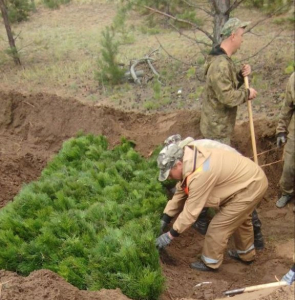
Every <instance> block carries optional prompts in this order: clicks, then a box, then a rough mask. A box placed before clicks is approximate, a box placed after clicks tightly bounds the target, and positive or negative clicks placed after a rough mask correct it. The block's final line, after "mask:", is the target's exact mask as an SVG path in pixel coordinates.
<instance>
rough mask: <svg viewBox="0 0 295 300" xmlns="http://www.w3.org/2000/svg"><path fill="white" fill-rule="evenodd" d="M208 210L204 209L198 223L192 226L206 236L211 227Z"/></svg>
mask: <svg viewBox="0 0 295 300" xmlns="http://www.w3.org/2000/svg"><path fill="white" fill-rule="evenodd" d="M207 211H208V208H207V207H206V208H203V210H202V211H201V213H200V215H199V217H198V219H197V221H196V222H195V223H194V224H193V225H192V227H193V228H194V229H196V230H197V231H198V232H199V233H200V234H202V235H205V234H206V232H207V229H208V226H209V221H208V218H207Z"/></svg>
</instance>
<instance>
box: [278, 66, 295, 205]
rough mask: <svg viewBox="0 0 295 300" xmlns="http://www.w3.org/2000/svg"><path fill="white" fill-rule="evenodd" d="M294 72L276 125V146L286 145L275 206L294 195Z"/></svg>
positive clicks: (283, 203) (284, 202)
mask: <svg viewBox="0 0 295 300" xmlns="http://www.w3.org/2000/svg"><path fill="white" fill-rule="evenodd" d="M294 84H295V82H294V72H293V74H292V75H291V76H290V78H289V81H288V84H287V87H286V96H285V101H284V104H283V107H282V109H281V113H280V119H279V123H278V126H277V130H276V133H277V146H278V147H280V146H281V145H282V144H285V143H286V141H287V143H286V145H285V148H284V167H283V173H282V176H281V179H280V187H281V190H282V196H281V198H280V199H279V200H278V201H277V203H276V206H277V207H279V208H282V207H284V206H285V205H286V204H287V203H288V202H289V201H290V200H291V199H292V197H293V196H294V179H295V171H294V169H295V166H294V165H295V155H294V152H295V142H294V139H295V117H294V111H295V91H294Z"/></svg>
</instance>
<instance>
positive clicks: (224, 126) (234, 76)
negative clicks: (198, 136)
mask: <svg viewBox="0 0 295 300" xmlns="http://www.w3.org/2000/svg"><path fill="white" fill-rule="evenodd" d="M205 68H206V69H205V76H206V88H205V97H204V99H203V103H202V113H201V124H200V129H201V132H202V134H203V136H204V137H205V138H209V139H220V138H226V137H229V136H231V134H232V132H233V130H234V126H235V122H236V115H237V106H238V105H240V104H242V103H244V102H246V101H247V99H248V90H246V89H245V88H244V86H243V83H244V78H243V76H242V75H241V74H240V71H239V72H238V71H237V70H236V67H235V64H234V62H233V61H232V60H231V58H230V57H228V56H227V55H226V53H225V52H224V51H223V50H222V49H221V48H217V50H216V52H212V55H209V57H208V59H207V62H206V66H205Z"/></svg>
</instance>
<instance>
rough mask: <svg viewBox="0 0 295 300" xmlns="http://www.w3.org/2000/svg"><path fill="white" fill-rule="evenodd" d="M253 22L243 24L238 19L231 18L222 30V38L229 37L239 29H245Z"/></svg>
mask: <svg viewBox="0 0 295 300" xmlns="http://www.w3.org/2000/svg"><path fill="white" fill-rule="evenodd" d="M250 23H251V22H242V21H241V20H239V19H238V18H230V19H228V20H227V22H226V23H225V24H224V25H223V27H222V29H221V33H220V35H221V36H222V37H229V36H230V35H231V34H232V33H233V32H235V31H236V30H237V29H238V28H245V27H247V26H248V25H249V24H250Z"/></svg>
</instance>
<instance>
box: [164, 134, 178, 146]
mask: <svg viewBox="0 0 295 300" xmlns="http://www.w3.org/2000/svg"><path fill="white" fill-rule="evenodd" d="M180 141H181V135H180V134H173V135H170V136H169V137H167V139H166V140H165V141H164V145H165V146H168V145H170V144H177V143H178V142H180Z"/></svg>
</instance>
